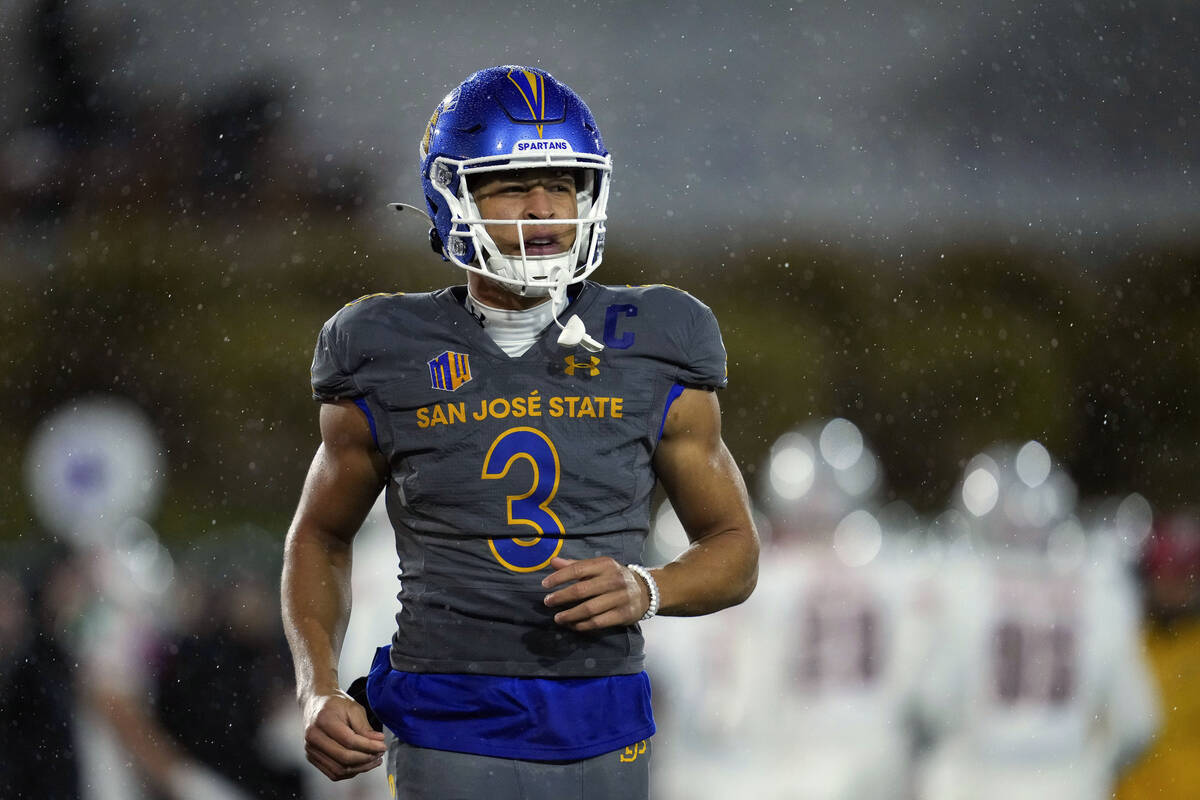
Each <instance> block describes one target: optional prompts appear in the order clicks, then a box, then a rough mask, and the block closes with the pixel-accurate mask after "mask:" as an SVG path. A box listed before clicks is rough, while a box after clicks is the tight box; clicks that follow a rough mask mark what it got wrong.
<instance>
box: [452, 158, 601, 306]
mask: <svg viewBox="0 0 1200 800" xmlns="http://www.w3.org/2000/svg"><path fill="white" fill-rule="evenodd" d="M547 167H549V168H555V169H564V170H571V171H572V172H574V173H575V174H576V176H577V177H576V190H575V205H576V212H575V216H574V217H570V218H562V219H558V218H554V219H549V220H545V219H484V217H483V215H482V214H481V213H480V211H479V207H478V205H477V204H476V201H475V198H474V195H473V194H472V192H471V187H470V183H471V178H472V177H474V176H481V175H486V174H488V173H495V172H508V171H514V170H523V169H535V168H547ZM610 171H611V160H610V159H609V157H608V156H597V155H592V154H587V153H571V152H568V153H559V154H556V155H554V156H551V155H548V154H542V153H539V154H530V155H521V154H505V155H502V156H487V157H483V158H473V159H464V160H454V159H449V158H444V157H443V158H436V159H434V160H433V161H432V162H431V164H430V167H429V175H428V177H429V180H430V183H431V184H432V186H433V188H434V189H435V190H436V191H437V193H438V194H439V195H440V196H441V198H442V200H443V201H444V202H445V203H446V205H447V206H448V209H449V211H450V218H451V225H450V228H449V231H448V235H447V237H446V241H445V243H444V244H445V251H444V252H445V254H446V256H447V257H448V258H449V259H450V261H451V262H453V263H454V264H456V265H458V266H459V267H462V268H463V269H466V270H469V271H471V272H476V273H478V274H481V275H484V276H485V277H488V278H491V279H492V280H494V281H496V282H497V283H499V284H501V285H502V286H504V287H505V288H506V289H508V290H509V291H511V292H513V293H514V294H518V295H522V296H527V297H544V296H546V295H548V294H551V290H553V289H554V288H555V287H556V286H561V287H563V288H565V286H567V285H569V284H573V283H578V282H580V281H582V280H584V279H585V278H587V276H588V275H590V274H591V273H592V272H593V271H594V270H595V269H596V267H598V266H599V265H600V261H601V258H602V255H603V250H604V238H605V221H606V219H607V216H606V214H605V210H606V208H607V205H608V190H609V182H608V175H609V173H610ZM487 225H514V226H516V228H517V239H518V241H519V242H520V243H521V249H520V252H519V253H514V254H506V253H503V252H501V249H500V247H499V246H498V245H497V244H496V242H495V240H494V239H493V238H492V236H491V235H490V234H489V233H488V232H487V230H486V227H485V226H487ZM531 225H537V226H552V227H556V228H557V227H559V226H566V225H574V226H575V237H574V241H573V242H572V244H571V246H570V247H569V248H567V249H566V250H564V251H563V252H560V253H553V254H546V255H530V254H528V253H526V252H525V240H526V239H525V235H524V229H525V227H526V226H531Z"/></svg>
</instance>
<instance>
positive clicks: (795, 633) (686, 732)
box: [651, 420, 933, 800]
mask: <svg viewBox="0 0 1200 800" xmlns="http://www.w3.org/2000/svg"><path fill="white" fill-rule="evenodd" d="M766 474H767V475H768V478H767V482H766V483H765V484H764V486H763V490H762V492H761V495H762V496H763V498H764V499H765V500H766V502H767V506H768V509H769V511H770V513H771V517H772V522H773V530H774V531H775V534H776V535H775V537H774V541H773V542H772V544H771V546H770V548H769V549H768V551H767V552H765V553H764V557H763V559H762V561H761V566H760V574H759V583H758V588H757V589H756V591H755V594H754V595H753V596H752V597H751V598H750V600H748V601H747V602H746V603H745V604H744V605H743V606H742V607H739V608H738V609H736V612H737V616H736V618H735V617H734V616H727V617H724V618H723V620H722V622H723V624H722V625H720V626H718V625H713V626H705V627H701V626H693V625H692V624H691V621H688V625H687V626H686V627H685V625H683V624H678V625H676V626H674V630H672V631H671V632H669V633H671V634H673V636H672V639H671V641H670V642H665V641H664V639H665V638H666V637H665V636H663V635H660V634H659V632H657V631H656V635H655V639H654V640H655V644H656V645H660V646H662V647H663V649H664V650H665V651H666V652H665V653H661V656H662V660H660V661H658V662H655V663H661V664H664V666H665V665H673V666H674V668H675V669H674V674H673V675H672V677H671V680H669V681H664V682H663V685H665V686H667V687H668V688H669V689H671V690H673V693H672V695H670V696H669V698H668V702H667V703H666V706H667V707H668V708H669V709H671V710H672V711H673V712H674V713H673V714H672V716H671V722H672V723H673V724H677V725H679V726H680V727H681V730H680V735H678V736H663V737H660V738H661V739H662V741H663V744H662V745H661V746H660V751H659V753H660V761H659V764H660V766H662V767H663V769H660V771H665V767H666V766H669V767H670V772H669V773H668V774H667V775H666V776H665V777H664V778H663V781H662V784H663V785H661V786H660V787H659V788H660V789H661V790H662V791H661V794H662V796H664V797H671V798H673V797H688V798H721V797H735V796H741V797H756V798H779V799H780V800H782V799H783V798H802V799H803V800H874V799H875V798H879V799H880V800H883V798H887V799H888V800H895V799H896V798H904V797H906V796H908V795H907V791H908V787H909V785H910V782H911V781H910V778H911V775H910V764H911V749H912V735H911V731H912V728H911V726H910V724H909V719H910V713H911V711H912V710H913V707H914V701H915V697H916V695H915V691H916V687H917V685H918V678H919V676H920V674H921V671H922V668H923V665H924V663H925V659H926V657H927V655H928V641H929V631H930V628H931V621H930V618H929V615H930V613H931V611H932V610H933V609H932V604H931V601H932V599H933V598H932V597H931V596H930V595H929V593H928V587H929V581H928V563H929V562H928V561H927V560H925V559H924V558H923V557H922V554H921V549H920V548H913V547H910V546H909V544H908V540H907V539H904V538H903V537H898V536H897V537H893V536H892V535H891V534H893V533H894V531H890V530H889V531H887V534H888V535H885V531H884V528H883V526H881V524H880V522H879V521H878V519H877V517H876V515H874V514H872V513H869V512H868V511H866V510H865V509H864V508H861V507H860V506H863V505H869V504H870V498H871V497H872V496H873V494H874V490H875V489H876V488H877V487H878V484H879V477H878V472H877V469H876V467H875V465H874V459H873V457H872V456H871V454H870V452H869V451H868V450H866V449H865V448H864V446H863V443H862V438H861V434H860V433H859V432H858V430H857V428H855V427H854V426H853V425H852V424H851V423H849V422H848V421H846V420H834V421H832V422H830V423H828V424H826V425H824V426H822V427H820V428H819V429H814V430H813V431H811V432H807V431H806V432H794V433H790V434H787V435H785V436H784V437H782V438H781V439H780V440H779V442H777V443H776V445H775V447H774V448H773V450H772V456H771V462H770V464H769V465H768V469H767V470H766ZM889 527H890V526H889ZM663 633H668V632H666V631H664V632H663ZM685 634H686V636H685ZM651 655H652V656H657V655H660V651H659V650H652V651H651ZM675 692H678V695H679V696H676V694H675ZM661 728H662V725H661V724H660V729H661ZM672 742H675V743H678V744H679V745H680V748H681V749H682V748H686V750H684V751H683V752H680V751H679V750H678V749H673V750H672V751H671V753H670V758H668V756H667V754H666V753H665V749H666V745H667V744H668V743H672Z"/></svg>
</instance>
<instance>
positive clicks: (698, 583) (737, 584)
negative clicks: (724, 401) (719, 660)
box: [650, 389, 758, 617]
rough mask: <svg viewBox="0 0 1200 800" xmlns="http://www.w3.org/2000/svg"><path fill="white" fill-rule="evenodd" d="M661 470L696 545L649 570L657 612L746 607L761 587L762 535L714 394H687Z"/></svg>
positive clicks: (673, 418) (669, 429) (662, 451)
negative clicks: (724, 435)
mask: <svg viewBox="0 0 1200 800" xmlns="http://www.w3.org/2000/svg"><path fill="white" fill-rule="evenodd" d="M654 469H655V472H657V473H658V478H659V480H660V481H661V482H662V485H663V488H664V489H665V490H666V492H667V497H668V498H670V500H671V506H672V508H673V509H674V510H675V513H676V515H677V516H678V517H679V521H680V522H681V523H683V528H684V530H685V531H686V532H687V535H688V540H689V541H690V542H691V545H690V546H689V547H688V549H687V550H685V551H684V552H683V553H681V554H680V555H679V557H678V558H676V559H675V560H674V561H672V562H671V563H669V564H667V565H665V566H663V567H659V568H656V569H652V570H651V571H650V572H651V575H653V576H654V579H655V581H657V583H658V588H659V592H660V594H661V599H660V606H659V611H658V613H660V614H667V615H671V616H680V617H684V616H695V615H697V614H709V613H712V612H713V611H719V610H721V609H722V608H727V607H729V606H733V605H737V604H738V603H741V602H742V601H744V600H745V599H746V598H748V597H749V596H750V593H751V592H752V591H754V586H755V584H756V583H757V581H758V533H757V531H756V530H755V528H754V520H753V517H752V515H751V512H750V500H749V496H748V495H747V492H746V484H745V482H744V481H743V480H742V473H741V471H740V470H739V469H738V466H737V462H735V461H734V459H733V455H732V454H731V453H730V452H729V448H728V447H726V446H725V441H724V439H722V438H721V407H720V404H719V403H718V402H717V393H716V392H715V391H706V390H703V389H684V391H683V394H681V395H680V396H679V399H677V400H676V401H675V402H674V403H673V404H672V405H671V411H670V413H669V414H668V415H667V421H666V425H665V426H664V428H663V436H662V440H661V441H660V442H659V444H658V449H657V450H656V451H655V454H654Z"/></svg>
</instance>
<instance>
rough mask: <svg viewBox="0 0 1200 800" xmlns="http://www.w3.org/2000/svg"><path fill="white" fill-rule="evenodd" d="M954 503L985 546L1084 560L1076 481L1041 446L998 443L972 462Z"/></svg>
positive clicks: (965, 471) (959, 486) (968, 466)
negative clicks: (1069, 554) (1076, 518)
mask: <svg viewBox="0 0 1200 800" xmlns="http://www.w3.org/2000/svg"><path fill="white" fill-rule="evenodd" d="M955 500H956V506H957V507H958V508H959V509H961V510H962V511H963V512H965V516H966V519H967V520H969V521H970V525H971V529H972V531H973V532H974V533H975V534H976V535H977V537H978V538H979V540H980V541H981V542H982V544H983V545H984V546H985V547H988V548H990V549H995V550H1000V551H1004V550H1010V551H1013V552H1027V553H1034V554H1039V555H1047V554H1053V553H1056V552H1058V553H1061V554H1063V555H1067V551H1071V555H1072V557H1074V556H1075V555H1079V556H1080V557H1082V552H1081V549H1080V548H1081V547H1082V546H1083V545H1084V542H1083V529H1082V526H1081V525H1079V523H1078V522H1077V521H1076V520H1075V517H1074V511H1075V502H1076V490H1075V482H1074V481H1073V480H1072V479H1071V477H1070V476H1069V475H1068V474H1067V473H1066V471H1065V470H1064V469H1063V468H1062V467H1061V465H1059V464H1058V463H1056V462H1055V461H1054V459H1053V457H1051V455H1050V452H1049V451H1048V450H1047V449H1046V448H1045V446H1044V445H1042V444H1041V443H1040V442H1036V441H1029V442H1026V443H1024V444H1023V445H1020V446H1013V445H1007V444H1002V445H997V446H995V447H992V448H989V449H988V450H987V451H985V452H983V453H980V454H979V455H977V456H975V457H974V458H972V459H971V460H970V461H969V462H968V463H967V467H966V469H965V470H963V475H962V480H961V481H960V482H959V484H958V487H957V491H956V493H955ZM1076 551H1078V552H1076Z"/></svg>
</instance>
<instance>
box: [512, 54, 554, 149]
mask: <svg viewBox="0 0 1200 800" xmlns="http://www.w3.org/2000/svg"><path fill="white" fill-rule="evenodd" d="M514 72H516V70H509V72H508V79H509V80H510V81H512V84H513V86H516V87H517V91H518V92H520V93H521V97H523V98H525V105H527V106H528V107H529V113H530V114H531V115H532V116H533V118H534V119H535V120H542V121H544V120H545V119H546V79H545V78H544V77H543V76H541V75H539V74H537V73H536V72H532V71H530V70H527V69H523V70H521V74H522V75H523V76H525V81H526V83H527V85H528V86H529V93H528V94H527V93H526V92H525V88H524V87H522V86H521V84H520V82H519V81H518V80H517V79H516V78H514V77H513V73H514ZM542 127H543V126H542V125H541V124H539V125H538V126H537V132H538V138H539V139H541V138H542Z"/></svg>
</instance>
